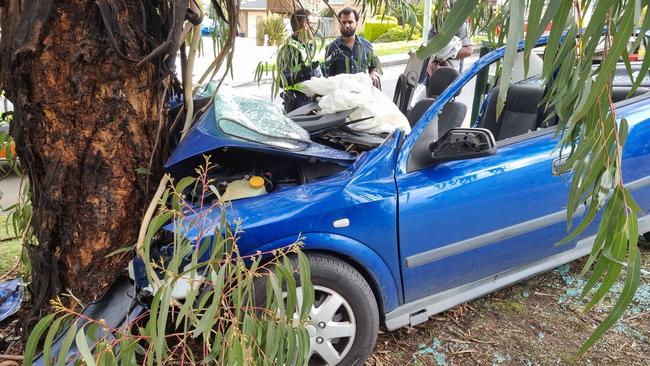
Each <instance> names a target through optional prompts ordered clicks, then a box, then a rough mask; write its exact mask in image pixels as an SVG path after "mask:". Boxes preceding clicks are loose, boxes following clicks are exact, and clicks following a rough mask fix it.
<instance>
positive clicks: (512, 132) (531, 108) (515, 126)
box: [478, 84, 545, 141]
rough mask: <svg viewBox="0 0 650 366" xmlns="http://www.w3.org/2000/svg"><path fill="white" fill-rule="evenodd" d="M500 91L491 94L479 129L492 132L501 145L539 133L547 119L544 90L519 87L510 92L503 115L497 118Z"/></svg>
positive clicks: (530, 86)
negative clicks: (541, 102)
mask: <svg viewBox="0 0 650 366" xmlns="http://www.w3.org/2000/svg"><path fill="white" fill-rule="evenodd" d="M498 94H499V88H498V87H495V88H494V89H492V91H490V93H489V94H488V98H489V99H488V104H487V106H486V108H485V111H484V112H483V115H482V116H481V120H480V122H479V125H478V127H480V128H487V129H488V130H490V131H492V134H493V135H494V139H495V140H496V141H500V140H503V139H507V138H510V137H514V136H519V135H523V134H525V133H528V132H529V131H535V130H536V129H537V128H538V127H539V126H540V125H541V123H542V122H543V121H544V119H545V113H544V111H543V110H542V108H541V107H540V106H539V103H540V101H541V100H542V97H543V96H544V87H543V86H541V85H538V84H515V85H511V86H510V87H509V88H508V96H507V97H506V103H505V106H504V108H503V112H502V113H501V115H500V116H499V117H497V115H496V113H497V108H496V105H497V98H498Z"/></svg>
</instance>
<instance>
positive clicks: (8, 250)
mask: <svg viewBox="0 0 650 366" xmlns="http://www.w3.org/2000/svg"><path fill="white" fill-rule="evenodd" d="M20 250H21V245H20V239H18V238H16V235H15V233H14V230H13V226H12V225H11V223H10V222H7V216H6V215H0V276H3V275H4V274H6V273H7V272H8V271H9V270H11V269H12V268H13V266H14V264H15V263H16V260H17V258H18V257H19V256H20Z"/></svg>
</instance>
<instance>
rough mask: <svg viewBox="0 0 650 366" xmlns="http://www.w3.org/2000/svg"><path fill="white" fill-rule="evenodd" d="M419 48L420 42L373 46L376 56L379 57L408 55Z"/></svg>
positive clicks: (376, 44)
mask: <svg viewBox="0 0 650 366" xmlns="http://www.w3.org/2000/svg"><path fill="white" fill-rule="evenodd" d="M419 46H420V40H413V41H399V42H389V43H374V44H373V45H372V47H373V48H374V49H375V54H376V55H377V56H379V57H381V56H389V55H398V54H404V55H406V54H407V53H408V52H409V51H410V50H412V49H417V48H418V47H419Z"/></svg>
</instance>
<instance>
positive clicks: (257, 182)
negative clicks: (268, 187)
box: [248, 175, 264, 188]
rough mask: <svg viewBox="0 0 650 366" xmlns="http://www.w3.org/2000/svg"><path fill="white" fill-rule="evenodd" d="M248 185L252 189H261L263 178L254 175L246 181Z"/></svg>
mask: <svg viewBox="0 0 650 366" xmlns="http://www.w3.org/2000/svg"><path fill="white" fill-rule="evenodd" d="M248 184H250V185H251V187H253V188H262V187H264V178H262V177H260V176H258V175H254V176H252V177H251V178H250V179H249V180H248Z"/></svg>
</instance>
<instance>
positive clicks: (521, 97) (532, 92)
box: [505, 84, 544, 113]
mask: <svg viewBox="0 0 650 366" xmlns="http://www.w3.org/2000/svg"><path fill="white" fill-rule="evenodd" d="M543 96H544V87H543V86H541V85H537V84H514V85H511V86H510V87H509V88H508V96H507V97H506V105H505V109H506V110H508V111H513V112H522V113H538V110H539V102H540V101H541V100H542V97H543Z"/></svg>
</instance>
